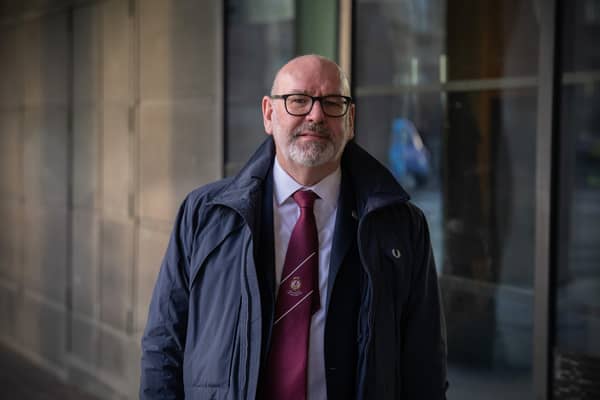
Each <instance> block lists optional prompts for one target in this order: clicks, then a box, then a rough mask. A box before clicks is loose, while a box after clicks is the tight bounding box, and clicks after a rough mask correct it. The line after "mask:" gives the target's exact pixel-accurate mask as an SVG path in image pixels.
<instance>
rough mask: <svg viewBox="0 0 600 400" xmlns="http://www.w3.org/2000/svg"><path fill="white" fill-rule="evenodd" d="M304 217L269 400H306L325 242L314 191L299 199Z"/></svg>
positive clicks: (284, 280)
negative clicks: (321, 248)
mask: <svg viewBox="0 0 600 400" xmlns="http://www.w3.org/2000/svg"><path fill="white" fill-rule="evenodd" d="M292 196H293V198H294V200H295V201H296V203H297V204H298V206H299V207H300V217H299V218H298V221H297V222H296V225H295V226H294V230H293V231H292V236H291V237H290V243H289V244H288V249H287V253H286V255H285V262H284V264H283V273H282V275H281V283H280V284H279V292H278V293H277V304H276V306H275V319H274V322H273V335H272V340H271V351H270V353H269V359H268V364H267V375H266V379H265V387H264V393H265V394H266V399H269V400H296V399H297V400H304V399H306V382H307V378H306V369H307V368H306V367H307V360H308V341H309V336H310V334H309V333H310V320H311V317H312V314H313V313H314V312H316V311H317V310H318V309H319V308H320V307H321V305H320V296H319V238H318V236H317V225H316V223H315V215H314V213H313V204H314V202H315V199H316V198H317V197H318V196H317V195H316V194H315V193H314V192H312V191H302V190H299V191H297V192H296V193H294V194H293V195H292Z"/></svg>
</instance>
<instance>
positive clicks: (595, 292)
mask: <svg viewBox="0 0 600 400" xmlns="http://www.w3.org/2000/svg"><path fill="white" fill-rule="evenodd" d="M562 5H563V7H562V8H563V9H562V10H561V13H560V17H561V20H562V23H561V26H562V30H563V32H562V43H563V47H562V60H561V61H562V68H563V69H562V72H563V76H562V82H563V84H562V87H561V109H560V123H561V132H560V133H561V146H560V152H561V165H560V171H561V175H560V177H561V180H560V183H559V184H560V188H559V191H558V193H559V197H558V201H559V207H558V232H559V237H558V245H559V252H558V263H557V267H558V271H557V274H556V276H557V280H556V296H555V298H556V304H555V312H556V314H555V332H556V347H555V349H554V354H555V357H556V358H555V360H554V362H555V368H554V372H555V381H554V388H553V389H554V394H555V396H556V398H582V399H583V398H596V397H598V396H597V394H598V393H600V372H599V371H600V339H599V338H600V223H599V222H600V113H599V112H598V110H599V108H598V104H600V46H598V41H599V40H600V1H598V0H581V1H576V2H571V3H569V4H566V3H562Z"/></svg>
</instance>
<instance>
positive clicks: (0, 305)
mask: <svg viewBox="0 0 600 400" xmlns="http://www.w3.org/2000/svg"><path fill="white" fill-rule="evenodd" d="M17 296H18V292H17V289H16V287H13V286H10V285H3V284H0V338H4V340H6V341H8V342H14V341H15V340H16V337H17V336H16V320H17V316H16V312H17V303H18V298H17Z"/></svg>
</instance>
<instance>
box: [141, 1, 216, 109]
mask: <svg viewBox="0 0 600 400" xmlns="http://www.w3.org/2000/svg"><path fill="white" fill-rule="evenodd" d="M210 3H211V4H209V5H207V3H206V2H199V1H194V0H183V1H177V2H175V1H169V0H147V1H142V2H140V16H139V20H140V35H139V37H140V66H141V68H140V92H141V98H142V101H144V100H148V99H155V100H157V99H158V100H162V99H169V98H198V97H204V96H213V95H214V94H215V93H216V88H217V87H218V86H219V85H220V84H221V83H220V82H218V81H215V79H214V77H215V76H216V74H217V68H216V67H217V65H219V63H220V61H219V59H218V56H217V52H216V49H215V45H216V43H217V37H216V35H217V32H218V29H217V28H218V24H220V23H219V22H218V21H219V20H220V19H221V18H222V17H221V15H220V11H219V8H218V6H217V2H210ZM156 60H162V62H156Z"/></svg>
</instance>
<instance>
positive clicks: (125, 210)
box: [102, 104, 133, 218]
mask: <svg viewBox="0 0 600 400" xmlns="http://www.w3.org/2000/svg"><path fill="white" fill-rule="evenodd" d="M132 139H133V137H132V135H130V134H129V110H128V108H127V107H123V106H118V105H116V106H115V105H109V104H105V105H104V116H103V134H102V156H103V159H102V188H103V190H102V208H103V210H104V213H105V215H109V216H111V217H113V218H117V217H119V218H126V217H128V216H129V214H130V206H129V198H130V193H133V177H132V175H133V174H132V165H133V160H132V158H133V154H132Z"/></svg>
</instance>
